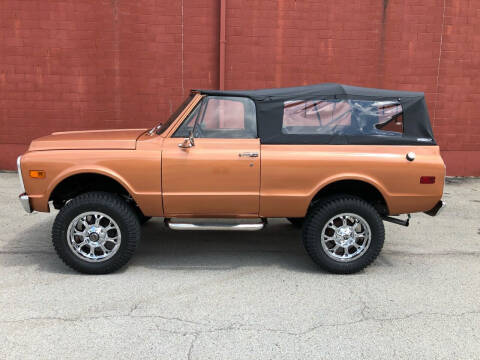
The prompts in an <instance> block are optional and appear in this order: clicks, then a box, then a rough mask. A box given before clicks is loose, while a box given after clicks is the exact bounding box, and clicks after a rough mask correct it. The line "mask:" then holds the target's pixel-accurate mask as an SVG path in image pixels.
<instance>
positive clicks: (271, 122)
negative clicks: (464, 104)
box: [194, 83, 436, 145]
mask: <svg viewBox="0 0 480 360" xmlns="http://www.w3.org/2000/svg"><path fill="white" fill-rule="evenodd" d="M194 91H196V92H199V93H201V94H205V95H212V96H230V97H247V98H250V99H252V100H253V101H254V102H255V105H256V112H257V121H258V125H257V126H258V134H259V136H260V140H261V142H262V143H263V144H380V145H383V144H385V145H386V144H398V145H407V144H415V145H436V143H435V140H434V137H433V131H432V127H431V125H430V117H429V115H428V110H427V106H426V103H425V95H424V93H422V92H412V91H397V90H384V89H374V88H365V87H358V86H350V85H342V84H335V83H324V84H316V85H309V86H297V87H288V88H276V89H259V90H194ZM328 99H338V100H370V101H395V102H398V103H399V104H401V105H402V109H403V126H404V131H403V134H402V135H401V136H387V135H379V134H375V135H371V134H369V135H365V134H355V135H349V134H285V133H283V132H282V121H283V112H284V102H285V101H294V100H295V101H297V100H301V101H309V100H328Z"/></svg>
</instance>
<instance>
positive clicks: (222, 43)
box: [219, 0, 227, 90]
mask: <svg viewBox="0 0 480 360" xmlns="http://www.w3.org/2000/svg"><path fill="white" fill-rule="evenodd" d="M226 2H227V0H220V49H219V53H220V69H219V78H220V79H219V88H220V90H224V89H225V42H226V41H225V13H226V11H225V10H226Z"/></svg>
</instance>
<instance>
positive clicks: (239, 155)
mask: <svg viewBox="0 0 480 360" xmlns="http://www.w3.org/2000/svg"><path fill="white" fill-rule="evenodd" d="M238 157H251V158H256V157H258V153H256V152H244V153H239V154H238Z"/></svg>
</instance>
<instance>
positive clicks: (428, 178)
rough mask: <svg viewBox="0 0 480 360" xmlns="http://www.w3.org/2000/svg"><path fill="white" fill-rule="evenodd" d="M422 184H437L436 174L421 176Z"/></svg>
mask: <svg viewBox="0 0 480 360" xmlns="http://www.w3.org/2000/svg"><path fill="white" fill-rule="evenodd" d="M420 184H435V176H420Z"/></svg>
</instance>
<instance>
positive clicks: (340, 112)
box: [282, 99, 403, 136]
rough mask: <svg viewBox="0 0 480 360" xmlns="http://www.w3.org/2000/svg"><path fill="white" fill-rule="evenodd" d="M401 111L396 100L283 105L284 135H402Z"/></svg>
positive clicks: (332, 100) (334, 100)
mask: <svg viewBox="0 0 480 360" xmlns="http://www.w3.org/2000/svg"><path fill="white" fill-rule="evenodd" d="M402 114H403V110H402V106H401V105H400V104H399V103H398V102H396V101H371V100H355V99H327V100H323V99H319V100H291V101H285V102H284V108H283V122H282V133H283V134H321V135H387V136H388V135H391V136H401V135H402V134H403V116H402Z"/></svg>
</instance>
